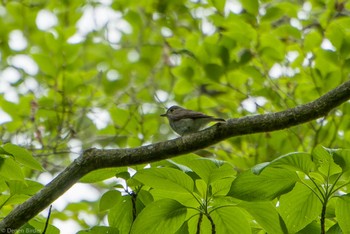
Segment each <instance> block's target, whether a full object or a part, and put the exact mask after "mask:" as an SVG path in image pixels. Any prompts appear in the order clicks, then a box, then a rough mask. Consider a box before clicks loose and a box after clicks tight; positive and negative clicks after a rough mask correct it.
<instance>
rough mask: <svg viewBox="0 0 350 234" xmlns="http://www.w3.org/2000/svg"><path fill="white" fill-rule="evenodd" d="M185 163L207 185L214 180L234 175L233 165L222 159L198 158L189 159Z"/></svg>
mask: <svg viewBox="0 0 350 234" xmlns="http://www.w3.org/2000/svg"><path fill="white" fill-rule="evenodd" d="M186 165H188V166H189V167H190V168H191V169H192V170H193V171H194V172H195V173H196V174H197V175H198V176H199V177H200V178H202V179H203V180H204V181H205V182H206V183H207V184H208V185H209V184H211V183H212V182H214V181H216V180H219V179H224V178H229V177H231V178H232V177H233V176H234V175H235V171H234V170H233V167H232V166H231V165H230V164H228V163H225V162H223V161H218V160H211V159H202V158H199V159H193V160H191V161H189V162H188V163H186Z"/></svg>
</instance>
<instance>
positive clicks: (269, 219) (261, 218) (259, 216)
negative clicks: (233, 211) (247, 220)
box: [238, 202, 287, 234]
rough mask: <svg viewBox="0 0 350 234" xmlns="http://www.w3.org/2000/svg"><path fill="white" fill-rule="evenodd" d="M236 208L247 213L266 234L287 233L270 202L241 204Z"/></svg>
mask: <svg viewBox="0 0 350 234" xmlns="http://www.w3.org/2000/svg"><path fill="white" fill-rule="evenodd" d="M238 206H239V207H242V208H244V209H245V210H246V211H248V212H249V213H250V214H251V215H252V216H253V218H254V219H255V220H256V221H257V222H258V223H259V225H260V226H261V227H262V228H264V230H265V231H266V232H267V233H275V234H279V233H281V234H283V233H287V230H286V226H285V223H284V222H283V219H282V218H281V217H280V215H279V214H278V212H277V209H276V206H274V205H273V203H272V202H242V203H239V205H238Z"/></svg>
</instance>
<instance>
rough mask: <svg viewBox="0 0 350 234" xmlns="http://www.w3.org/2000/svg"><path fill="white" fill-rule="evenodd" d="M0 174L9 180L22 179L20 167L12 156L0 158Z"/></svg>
mask: <svg viewBox="0 0 350 234" xmlns="http://www.w3.org/2000/svg"><path fill="white" fill-rule="evenodd" d="M0 176H3V177H4V178H6V179H10V180H21V181H24V175H23V173H22V169H21V167H20V166H19V165H18V163H17V162H15V160H13V159H12V158H0Z"/></svg>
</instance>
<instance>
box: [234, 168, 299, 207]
mask: <svg viewBox="0 0 350 234" xmlns="http://www.w3.org/2000/svg"><path fill="white" fill-rule="evenodd" d="M298 180H299V179H298V176H297V174H296V173H295V172H291V171H289V170H286V169H276V168H266V169H265V170H264V171H263V172H262V173H261V174H260V175H255V174H253V172H252V171H251V170H248V171H246V172H243V173H242V174H241V175H239V176H238V177H237V178H236V179H235V180H234V181H233V183H232V186H231V189H230V192H229V193H228V195H229V196H232V197H236V198H239V199H242V200H245V201H266V200H272V199H274V198H276V197H278V196H280V195H282V194H284V193H287V192H289V191H291V190H292V189H293V187H294V185H295V183H296V182H297V181H298Z"/></svg>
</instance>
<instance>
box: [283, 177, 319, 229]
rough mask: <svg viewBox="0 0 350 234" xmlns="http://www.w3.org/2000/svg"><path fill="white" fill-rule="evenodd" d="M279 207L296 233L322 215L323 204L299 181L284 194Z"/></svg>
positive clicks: (287, 224) (290, 227)
mask: <svg viewBox="0 0 350 234" xmlns="http://www.w3.org/2000/svg"><path fill="white" fill-rule="evenodd" d="M279 202H280V204H279V206H278V208H277V210H278V211H279V213H280V214H281V216H282V217H283V220H284V222H285V224H286V226H287V228H288V233H295V232H297V231H299V230H301V229H303V228H304V227H305V226H306V225H308V224H309V223H311V222H312V221H313V220H315V219H316V218H317V217H318V216H319V215H321V209H322V204H321V202H320V200H319V199H318V198H317V196H316V195H315V194H314V193H313V192H312V191H311V190H310V189H309V188H308V187H306V186H305V185H303V184H300V183H297V184H296V186H295V187H294V189H293V190H292V191H291V192H290V193H287V194H285V195H282V196H281V198H280V200H279Z"/></svg>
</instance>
